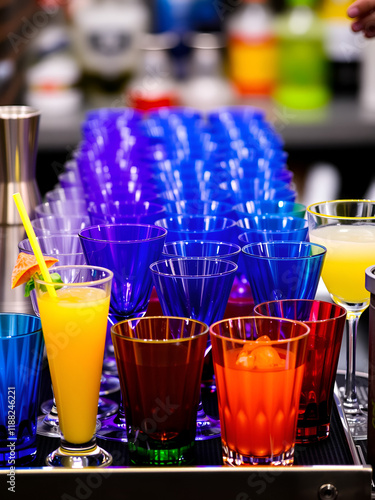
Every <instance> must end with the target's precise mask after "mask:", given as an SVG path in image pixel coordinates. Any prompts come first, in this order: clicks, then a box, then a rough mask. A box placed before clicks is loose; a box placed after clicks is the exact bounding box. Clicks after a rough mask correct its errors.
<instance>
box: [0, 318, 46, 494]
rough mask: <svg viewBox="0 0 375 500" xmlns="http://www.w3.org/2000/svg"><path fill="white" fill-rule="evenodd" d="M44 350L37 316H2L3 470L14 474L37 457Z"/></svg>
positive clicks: (0, 449) (0, 453)
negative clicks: (17, 468) (4, 468)
mask: <svg viewBox="0 0 375 500" xmlns="http://www.w3.org/2000/svg"><path fill="white" fill-rule="evenodd" d="M43 349H44V340H43V333H42V328H41V321H40V319H39V318H38V317H37V316H33V315H30V314H20V313H0V360H1V377H0V399H1V401H2V403H1V405H0V466H1V467H6V468H8V469H9V470H10V472H11V471H12V470H15V466H23V465H26V464H29V463H31V462H32V461H33V460H34V459H35V457H36V452H37V432H36V431H37V416H38V407H39V390H40V380H41V370H42V362H43ZM9 481H12V478H11V477H10V478H9ZM9 481H8V483H9ZM11 486H12V485H11ZM8 490H9V488H8Z"/></svg>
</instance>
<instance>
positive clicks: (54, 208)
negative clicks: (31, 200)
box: [35, 199, 87, 217]
mask: <svg viewBox="0 0 375 500" xmlns="http://www.w3.org/2000/svg"><path fill="white" fill-rule="evenodd" d="M77 214H79V215H87V207H86V201H85V200H82V199H74V200H56V201H46V202H44V203H41V204H40V205H37V206H36V207H35V216H36V217H47V216H48V215H68V216H69V215H77Z"/></svg>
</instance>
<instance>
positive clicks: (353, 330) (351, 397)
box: [343, 312, 361, 414]
mask: <svg viewBox="0 0 375 500" xmlns="http://www.w3.org/2000/svg"><path fill="white" fill-rule="evenodd" d="M360 316H361V312H359V313H358V312H357V313H352V312H348V314H347V320H346V342H347V348H346V358H347V359H346V362H347V364H346V366H347V369H346V378H345V394H344V402H343V405H344V408H345V411H346V412H347V413H349V414H350V413H352V414H356V413H360V412H361V410H360V406H359V402H358V399H357V390H356V380H355V377H356V356H357V347H356V346H357V331H358V322H359V318H360Z"/></svg>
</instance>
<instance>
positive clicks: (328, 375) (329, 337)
mask: <svg viewBox="0 0 375 500" xmlns="http://www.w3.org/2000/svg"><path fill="white" fill-rule="evenodd" d="M254 315H261V316H273V317H277V318H286V319H293V320H297V321H302V322H303V323H305V324H306V325H307V326H308V327H309V328H310V334H309V341H308V345H307V358H306V367H305V373H304V376H303V383H302V391H301V399H300V403H299V413H298V423H297V436H296V442H297V443H313V442H316V441H320V440H322V439H326V438H327V437H328V436H329V431H330V420H331V409H332V400H333V388H334V384H335V379H336V370H337V364H338V360H339V355H340V348H341V340H342V335H343V332H344V328H345V318H346V309H344V308H343V307H341V306H338V305H337V304H333V303H332V302H325V301H322V300H300V299H294V300H274V301H270V302H263V303H262V304H258V305H256V306H255V307H254Z"/></svg>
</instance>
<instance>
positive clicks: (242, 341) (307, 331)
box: [209, 315, 310, 345]
mask: <svg viewBox="0 0 375 500" xmlns="http://www.w3.org/2000/svg"><path fill="white" fill-rule="evenodd" d="M260 318H264V319H267V320H272V321H275V320H276V321H278V322H285V323H289V324H294V325H299V326H302V327H303V328H304V330H305V332H303V333H301V334H300V335H297V336H296V337H291V338H288V339H280V340H269V341H268V340H267V341H265V342H264V344H267V345H271V344H276V345H280V344H290V343H291V342H294V341H298V340H300V339H301V338H305V337H307V336H308V335H309V334H310V327H309V326H308V325H306V323H305V322H303V321H299V320H296V319H288V318H278V317H275V316H261V315H258V316H236V317H233V318H224V319H221V320H219V321H215V323H212V325H210V326H209V331H210V335H213V336H214V337H217V338H219V339H223V340H227V341H229V342H236V343H238V344H243V345H246V344H257V345H260V344H259V342H256V340H249V339H235V338H232V337H226V336H225V335H222V334H220V333H217V332H214V331H213V328H214V327H216V326H217V325H222V324H224V323H228V322H229V321H238V320H251V321H252V320H254V322H255V321H256V320H259V319H260Z"/></svg>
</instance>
